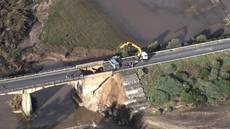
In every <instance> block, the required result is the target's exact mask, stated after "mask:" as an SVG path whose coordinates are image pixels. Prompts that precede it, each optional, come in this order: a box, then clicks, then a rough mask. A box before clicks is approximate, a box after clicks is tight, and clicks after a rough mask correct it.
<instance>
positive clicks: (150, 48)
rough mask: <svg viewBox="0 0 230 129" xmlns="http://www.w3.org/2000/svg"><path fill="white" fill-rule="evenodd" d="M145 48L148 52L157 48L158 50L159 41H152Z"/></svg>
mask: <svg viewBox="0 0 230 129" xmlns="http://www.w3.org/2000/svg"><path fill="white" fill-rule="evenodd" d="M147 49H148V52H155V51H157V50H160V43H158V42H157V41H155V42H152V43H150V44H149V45H148V47H147Z"/></svg>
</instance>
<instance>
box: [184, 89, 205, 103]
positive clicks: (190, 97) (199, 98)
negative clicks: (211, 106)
mask: <svg viewBox="0 0 230 129" xmlns="http://www.w3.org/2000/svg"><path fill="white" fill-rule="evenodd" d="M181 100H182V101H183V102H185V103H186V104H189V103H192V104H195V105H200V104H205V103H206V102H207V97H206V96H205V95H204V93H203V92H202V91H201V90H200V89H199V88H192V89H190V90H189V91H183V92H182V95H181Z"/></svg>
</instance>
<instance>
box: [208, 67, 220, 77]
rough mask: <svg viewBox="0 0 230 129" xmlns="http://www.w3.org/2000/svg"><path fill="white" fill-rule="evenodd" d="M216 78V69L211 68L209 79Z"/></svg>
mask: <svg viewBox="0 0 230 129" xmlns="http://www.w3.org/2000/svg"><path fill="white" fill-rule="evenodd" d="M217 78H218V69H216V68H212V70H211V72H210V75H209V80H215V79H217Z"/></svg>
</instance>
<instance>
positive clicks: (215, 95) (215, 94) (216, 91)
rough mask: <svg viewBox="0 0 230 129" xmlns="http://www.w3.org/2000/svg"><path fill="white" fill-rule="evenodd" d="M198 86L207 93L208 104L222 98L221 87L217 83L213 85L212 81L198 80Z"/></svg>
mask: <svg viewBox="0 0 230 129" xmlns="http://www.w3.org/2000/svg"><path fill="white" fill-rule="evenodd" d="M196 85H197V86H196V87H198V88H199V89H200V90H202V91H203V92H204V93H205V95H206V97H207V99H208V102H214V101H215V100H218V99H219V98H221V97H222V93H221V87H219V86H218V85H216V84H215V83H212V82H211V81H205V80H201V79H198V81H197V84H196Z"/></svg>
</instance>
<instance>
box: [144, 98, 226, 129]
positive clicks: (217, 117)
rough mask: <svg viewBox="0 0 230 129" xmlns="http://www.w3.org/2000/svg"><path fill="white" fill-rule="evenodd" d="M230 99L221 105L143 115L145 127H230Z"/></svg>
mask: <svg viewBox="0 0 230 129" xmlns="http://www.w3.org/2000/svg"><path fill="white" fill-rule="evenodd" d="M229 105H230V101H227V102H226V103H225V104H221V105H219V106H204V107H199V108H195V109H190V110H187V111H181V112H172V113H166V114H164V115H156V116H151V115H150V114H147V115H146V116H144V117H143V121H145V122H144V124H143V126H142V128H143V129H149V128H156V129H158V128H162V129H164V128H170V129H188V128H189V129H210V128H218V129H219V128H221V129H227V128H230V125H229V122H230V113H229V111H230V107H229Z"/></svg>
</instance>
